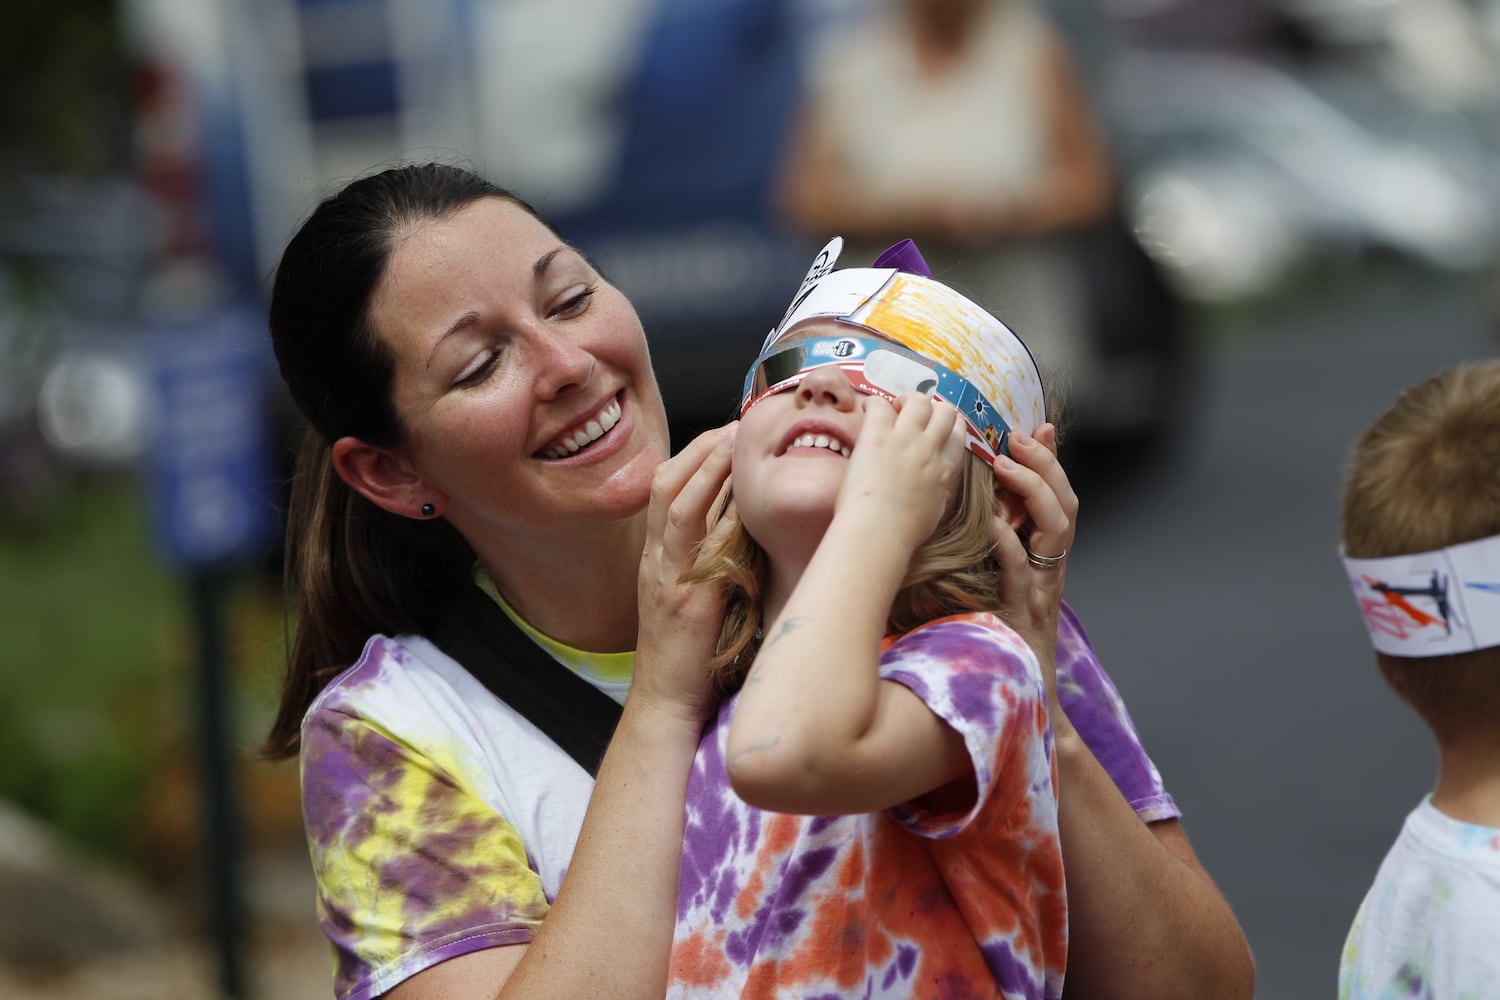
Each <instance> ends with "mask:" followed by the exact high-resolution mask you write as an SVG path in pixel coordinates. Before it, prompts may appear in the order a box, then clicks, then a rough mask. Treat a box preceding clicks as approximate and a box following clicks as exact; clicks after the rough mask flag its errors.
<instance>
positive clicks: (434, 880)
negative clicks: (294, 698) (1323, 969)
mask: <svg viewBox="0 0 1500 1000" xmlns="http://www.w3.org/2000/svg"><path fill="white" fill-rule="evenodd" d="M574 652H575V653H577V651H574ZM569 659H570V662H574V666H575V667H581V666H585V661H587V660H588V656H587V654H582V653H578V655H577V656H576V657H570V658H569ZM1057 673H1058V697H1059V699H1060V700H1061V701H1062V704H1063V708H1064V709H1065V710H1066V711H1067V713H1068V717H1069V718H1070V719H1072V720H1073V724H1074V726H1075V728H1076V729H1077V730H1078V732H1079V734H1080V735H1081V736H1082V737H1083V740H1084V742H1085V743H1087V744H1088V746H1089V749H1091V750H1092V751H1093V752H1094V754H1095V756H1097V757H1098V758H1099V760H1100V761H1101V762H1102V763H1103V764H1104V766H1105V768H1106V769H1107V770H1108V771H1109V773H1110V776H1111V777H1112V778H1113V779H1114V781H1115V784H1116V785H1118V786H1119V788H1120V791H1121V792H1122V793H1123V794H1124V796H1125V798H1126V799H1127V800H1129V802H1130V803H1131V805H1132V806H1133V807H1134V808H1135V810H1136V812H1137V813H1138V814H1139V815H1140V816H1141V818H1142V819H1144V820H1145V821H1147V822H1152V821H1155V820H1159V819H1166V818H1169V817H1174V816H1177V815H1179V813H1178V811H1177V807H1176V806H1175V804H1174V803H1173V802H1172V798H1171V796H1169V795H1168V794H1167V793H1166V791H1165V790H1164V789H1163V787H1162V782H1161V776H1160V775H1159V774H1158V773H1157V770H1156V767H1155V766H1154V765H1153V764H1152V762H1151V759H1150V758H1149V757H1148V756H1147V755H1146V752H1145V750H1144V749H1143V748H1142V746H1141V743H1140V739H1139V737H1138V736H1137V735H1136V731H1135V727H1134V725H1133V724H1132V723H1131V720H1130V716H1129V713H1128V712H1127V711H1126V710H1125V705H1124V703H1123V702H1122V701H1121V699H1120V696H1119V693H1118V692H1117V691H1116V690H1115V686H1114V685H1113V684H1112V683H1111V682H1110V679H1109V677H1108V676H1107V675H1106V674H1105V672H1104V670H1103V668H1102V667H1101V666H1100V665H1099V661H1098V659H1097V657H1096V656H1095V654H1094V651H1093V648H1092V646H1091V645H1090V644H1089V640H1088V636H1087V635H1086V634H1085V633H1084V631H1083V628H1082V626H1081V625H1080V624H1079V622H1078V619H1077V618H1076V617H1075V616H1074V615H1073V613H1072V611H1070V610H1069V609H1068V608H1067V606H1066V605H1065V606H1064V607H1063V615H1062V621H1061V622H1060V624H1059V628H1058V646H1057ZM585 676H589V675H588V674H587V673H586V674H585ZM614 676H616V671H615V670H614V669H613V665H605V667H604V668H603V669H600V670H598V671H594V675H593V676H592V677H590V679H592V680H593V681H594V682H595V684H596V686H598V687H600V688H602V689H604V690H605V691H606V692H607V693H610V694H612V695H613V696H614V697H616V698H617V699H619V698H623V696H624V690H625V685H624V684H623V683H611V682H610V681H609V680H607V679H605V678H612V677H614ZM301 757H302V763H301V766H302V799H303V819H304V822H305V824H306V828H307V838H308V848H309V852H310V855H311V858H312V867H313V873H314V876H315V878H316V882H317V900H316V902H317V910H318V918H319V921H320V923H321V924H322V926H323V931H324V934H325V935H326V936H327V937H328V939H329V940H330V942H332V945H333V952H334V991H335V994H336V995H337V996H338V997H339V998H341V1000H366V998H369V997H375V996H379V995H380V994H382V993H385V992H387V991H389V990H390V989H392V988H393V987H395V986H396V985H397V984H399V983H401V982H403V981H405V980H406V979H408V978H410V977H411V976H413V975H415V974H417V973H418V972H421V971H422V970H424V969H427V968H429V967H431V966H433V965H435V964H437V963H438V962H441V961H443V960H444V959H448V958H453V957H456V956H458V955H463V954H466V953H468V952H473V951H478V950H480V949H483V948H490V947H495V946H497V945H505V944H514V943H523V942H527V941H530V940H531V938H532V937H533V935H534V934H535V933H536V929H537V927H538V925H539V924H540V922H541V920H542V918H543V916H545V914H546V912H547V909H548V906H549V904H550V901H551V900H552V899H553V898H554V897H555V896H556V894H557V890H558V886H559V885H561V883H562V877H563V875H564V873H565V872H566V870H567V866H568V860H569V858H571V856H572V853H573V845H574V843H575V841H576V840H577V838H578V831H579V829H580V827H581V826H582V824H583V814H584V810H585V808H586V807H587V805H588V797H589V793H590V791H591V790H592V787H593V784H592V780H591V779H590V778H589V776H588V775H587V774H586V773H584V771H583V769H582V768H580V767H578V765H576V764H575V763H574V762H573V760H572V759H571V758H570V757H568V755H567V754H566V753H564V752H563V751H562V750H561V749H559V748H558V747H557V746H556V745H554V744H553V743H552V742H551V741H550V740H548V739H547V738H546V737H545V736H543V735H542V734H541V733H540V731H538V730H537V729H536V727H534V726H532V725H531V723H530V722H528V721H526V720H525V719H523V718H521V716H519V715H518V714H517V713H516V712H514V711H513V710H512V709H510V708H509V706H507V705H505V704H503V703H501V702H500V701H499V700H497V699H496V698H495V697H494V696H493V695H492V694H490V692H489V690H488V689H486V688H485V687H484V686H483V685H481V684H480V683H479V682H478V681H476V680H475V679H474V678H473V677H472V676H470V675H469V673H468V672H467V671H465V670H464V669H463V668H462V667H461V666H460V665H459V664H457V663H455V662H454V661H453V660H452V659H450V658H449V657H448V656H447V655H446V654H444V653H443V652H442V651H441V650H439V649H438V648H437V647H436V646H434V645H432V644H431V643H430V642H427V641H426V640H425V639H421V638H417V637H411V636H404V637H398V638H392V637H387V636H375V637H374V638H372V639H371V640H370V642H369V643H368V644H367V645H366V646H365V649H364V652H363V653H362V655H361V656H360V658H359V659H358V660H357V661H356V662H355V663H354V664H353V665H352V666H351V667H350V668H349V669H348V670H346V671H345V672H344V673H343V674H341V675H340V676H339V677H337V678H335V679H334V680H333V681H331V682H330V683H329V685H328V687H327V688H326V689H325V690H324V691H323V693H322V694H320V695H319V696H318V698H317V700H315V701H314V702H313V704H312V706H311V708H309V710H308V712H307V715H306V717H305V719H304V721H303V726H302V755H301Z"/></svg>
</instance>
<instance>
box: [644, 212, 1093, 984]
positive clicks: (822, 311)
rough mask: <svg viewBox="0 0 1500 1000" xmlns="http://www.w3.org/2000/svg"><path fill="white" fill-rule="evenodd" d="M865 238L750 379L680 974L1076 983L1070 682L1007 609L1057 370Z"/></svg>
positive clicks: (721, 570) (694, 792)
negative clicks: (1037, 445) (1051, 375)
mask: <svg viewBox="0 0 1500 1000" xmlns="http://www.w3.org/2000/svg"><path fill="white" fill-rule="evenodd" d="M839 245H840V243H839V241H837V240H835V241H834V242H833V243H831V244H830V245H829V248H827V249H825V251H824V254H823V255H821V256H820V258H819V264H815V265H814V269H813V272H812V273H811V274H810V275H809V278H808V281H807V282H805V283H804V285H803V288H802V290H801V291H800V292H799V295H798V297H797V299H796V300H794V302H793V305H792V308H791V309H790V310H789V311H788V315H787V316H786V317H785V318H784V319H783V321H782V323H781V324H780V325H779V326H778V327H777V329H776V330H773V331H772V334H771V336H770V337H768V338H767V344H766V347H765V349H764V350H763V351H762V354H761V356H760V358H759V359H757V361H756V363H755V365H754V366H753V367H752V369H751V372H750V374H749V376H748V377H747V379H746V390H745V398H744V402H743V404H742V407H741V417H740V423H739V427H738V430H737V432H736V435H735V444H734V454H733V466H732V481H733V497H734V510H735V516H737V518H738V521H739V525H738V528H737V531H736V533H735V535H734V536H733V537H732V538H730V539H729V540H728V541H727V542H726V543H725V544H723V545H720V546H717V547H711V548H709V549H707V550H705V552H704V553H703V554H702V555H701V556H700V559H699V561H698V564H697V566H696V567H695V569H694V576H695V577H696V578H698V579H701V580H705V581H727V582H728V584H729V588H730V602H729V612H728V615H727V617H726V621H725V626H724V630H723V633H722V635H721V639H720V646H719V656H718V658H717V660H716V661H715V664H714V670H715V673H716V680H717V681H718V683H719V684H720V686H721V689H722V690H723V691H725V692H726V693H732V697H730V698H728V699H727V700H726V701H725V703H724V704H723V707H722V708H721V710H720V712H719V714H718V717H717V719H716V721H715V722H714V723H713V724H711V725H710V727H709V729H708V731H707V732H706V734H705V736H704V739H703V742H702V744H701V745H700V747H699V752H698V757H697V760H696V762H695V764H694V768H693V774H692V778H691V780H690V784H689V788H688V811H687V831H686V838H685V842H684V850H683V866H682V876H681V882H680V885H679V895H678V923H677V932H676V935H675V940H674V946H673V954H672V968H671V985H670V990H669V996H672V997H703V996H713V997H730V996H747V997H749V996H753V997H772V996H774V997H792V996H796V997H1005V998H1020V997H1025V998H1043V997H1057V996H1059V995H1060V993H1061V988H1062V973H1063V969H1064V966H1065V961H1066V940H1067V914H1066V904H1065V898H1064V891H1063V873H1062V859H1061V852H1060V849H1059V845H1058V831H1057V802H1056V797H1055V794H1054V773H1055V765H1054V761H1053V756H1052V745H1051V733H1050V730H1049V728H1048V724H1047V702H1046V697H1047V696H1046V690H1045V687H1044V685H1043V680H1042V675H1041V670H1040V666H1039V663H1038V660H1037V656H1036V654H1035V653H1033V651H1032V650H1031V648H1030V647H1028V646H1027V644H1026V643H1025V642H1024V641H1023V640H1022V638H1021V637H1020V636H1019V635H1017V634H1016V633H1015V632H1014V631H1012V630H1011V629H1010V628H1009V627H1007V625H1006V624H1005V623H1004V622H1003V621H1001V620H1000V619H999V618H998V617H996V616H995V615H994V614H991V613H989V612H988V611H987V609H989V608H993V607H995V606H996V600H997V594H998V592H999V586H1000V579H1001V577H1000V574H1001V567H1000V566H999V563H998V561H997V559H996V558H995V556H994V554H993V553H994V540H993V538H994V536H993V521H994V518H995V516H996V514H997V513H999V514H1000V515H1001V516H1003V517H1005V518H1006V519H1007V521H1008V522H1009V523H1011V524H1012V526H1013V527H1014V526H1017V525H1019V524H1020V523H1021V521H1022V520H1023V519H1024V516H1025V512H1024V511H1023V510H1020V509H1018V505H1016V504H1015V503H1014V498H1013V497H1010V496H1009V495H1008V494H1004V493H1003V491H997V487H996V481H995V476H994V474H993V473H992V471H991V463H992V462H993V461H994V459H995V456H996V454H997V452H998V453H1001V454H1003V453H1004V452H1005V450H1006V438H1007V436H1008V434H1010V433H1012V432H1016V431H1019V432H1023V433H1024V432H1029V431H1031V430H1032V429H1033V428H1035V427H1036V426H1037V425H1038V424H1040V423H1041V422H1042V420H1043V418H1044V408H1043V404H1042V395H1041V388H1040V381H1039V378H1038V375H1037V371H1036V367H1035V364H1034V363H1033V362H1032V360H1031V357H1030V355H1029V354H1028V352H1027V351H1026V348H1025V347H1024V346H1023V345H1022V344H1021V343H1020V341H1018V340H1017V339H1016V338H1015V337H1014V335H1012V334H1011V333H1010V331H1009V330H1007V329H1006V328H1005V327H1004V325H1003V324H1001V323H1000V322H999V321H998V320H996V319H995V318H994V317H993V316H991V315H990V314H988V313H987V312H985V311H984V310H982V309H980V308H979V307H978V306H976V305H974V303H972V302H970V301H969V300H967V299H965V298H964V297H963V296H961V295H959V294H958V293H956V292H954V291H953V290H952V289H950V288H948V287H946V286H944V285H942V284H941V283H939V282H936V281H934V280H932V279H930V278H927V277H923V276H921V275H918V274H911V273H904V272H902V271H901V270H899V269H897V268H893V267H881V266H880V265H881V264H883V263H886V261H887V260H888V259H892V258H891V254H890V253H888V254H886V255H883V256H882V258H881V259H880V260H877V261H876V267H874V268H861V269H848V270H843V271H834V270H832V266H833V263H834V261H835V260H836V257H837V253H838V248H839ZM895 250H897V248H893V251H895ZM904 252H905V253H907V254H914V253H915V250H914V248H912V247H910V245H909V244H907V245H906V248H905V251H904ZM895 259H897V260H899V259H900V258H899V257H897V258H895ZM917 262H918V263H920V261H919V258H918V259H917ZM1005 461H1006V460H1002V462H1001V464H1002V466H1003V465H1004V462H1005ZM1013 508H1016V509H1013ZM1063 554H1064V553H1061V552H1059V553H1058V554H1057V555H1056V556H1047V555H1043V554H1040V553H1030V554H1029V556H1028V558H1030V559H1032V561H1033V565H1036V566H1039V567H1050V566H1055V565H1056V563H1057V562H1059V561H1060V560H1061V557H1062V555H1063ZM1046 655H1051V652H1050V650H1048V651H1047V654H1046Z"/></svg>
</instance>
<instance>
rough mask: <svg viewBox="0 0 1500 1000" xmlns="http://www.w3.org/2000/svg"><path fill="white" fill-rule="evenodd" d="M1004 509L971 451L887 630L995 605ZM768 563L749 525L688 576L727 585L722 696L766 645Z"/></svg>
mask: <svg viewBox="0 0 1500 1000" xmlns="http://www.w3.org/2000/svg"><path fill="white" fill-rule="evenodd" d="M997 509H998V501H997V499H996V496H995V474H994V472H993V471H991V469H990V466H989V463H987V462H985V461H984V460H983V459H981V458H980V457H978V456H977V455H970V456H968V461H967V462H965V463H964V469H963V478H962V481H961V482H960V484H959V490H958V497H957V501H956V503H955V504H954V507H953V510H952V511H950V512H949V514H948V516H947V517H945V518H944V519H943V521H942V523H941V524H939V525H938V527H937V530H936V531H934V532H933V533H932V537H930V538H929V539H927V541H926V542H924V543H923V544H922V546H921V547H920V548H918V549H917V551H916V552H915V553H913V555H912V558H911V563H910V564H909V565H908V566H907V569H906V578H905V579H904V580H902V582H901V589H900V590H899V591H898V592H897V594H896V599H895V601H894V602H893V603H892V605H891V612H890V616H889V618H888V619H887V622H886V629H887V631H888V632H909V631H911V630H912V629H914V628H916V627H917V626H918V625H921V624H922V623H924V622H929V621H932V620H933V619H936V618H942V617H943V616H945V615H952V614H960V613H962V612H968V611H993V610H994V609H995V607H996V603H997V601H996V599H997V596H998V594H999V593H1000V562H999V560H998V559H997V558H996V557H995V542H994V529H993V521H994V517H995V513H996V511H997ZM768 570H769V563H768V561H767V557H766V553H765V550H763V549H762V548H761V547H760V545H759V544H758V543H757V542H756V541H755V539H753V538H751V537H750V533H749V532H748V531H746V530H745V527H744V525H743V524H736V525H735V527H734V530H733V531H732V532H730V533H729V535H728V536H727V537H726V538H725V540H724V541H723V542H721V543H719V544H718V545H717V546H712V547H705V548H704V550H703V551H701V552H700V553H699V554H698V558H697V560H696V561H695V562H694V564H693V566H692V568H691V569H690V570H689V571H688V572H687V573H685V574H683V579H684V580H686V581H689V582H702V583H707V582H717V581H723V582H725V583H727V584H728V587H729V593H728V600H727V604H726V608H725V614H724V625H723V627H722V628H721V630H720V632H719V643H718V649H717V651H716V653H715V656H714V658H713V660H711V661H710V669H711V670H712V671H713V675H714V687H715V688H716V689H717V691H718V692H719V694H720V695H728V694H732V693H733V692H735V691H737V690H738V689H739V687H740V685H741V684H742V683H743V682H744V680H745V674H746V673H747V672H748V671H749V669H750V664H751V662H752V661H753V660H754V659H755V654H756V652H757V650H759V648H760V642H761V626H762V622H761V617H762V611H763V607H762V602H763V601H764V590H765V580H766V574H767V572H768Z"/></svg>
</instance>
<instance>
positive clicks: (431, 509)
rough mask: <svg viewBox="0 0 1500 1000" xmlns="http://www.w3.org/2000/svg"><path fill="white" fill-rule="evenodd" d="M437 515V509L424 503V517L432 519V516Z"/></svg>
mask: <svg viewBox="0 0 1500 1000" xmlns="http://www.w3.org/2000/svg"><path fill="white" fill-rule="evenodd" d="M436 513H437V508H436V507H434V506H433V505H432V504H430V503H424V504H423V505H422V516H423V517H431V516H432V515H434V514H436Z"/></svg>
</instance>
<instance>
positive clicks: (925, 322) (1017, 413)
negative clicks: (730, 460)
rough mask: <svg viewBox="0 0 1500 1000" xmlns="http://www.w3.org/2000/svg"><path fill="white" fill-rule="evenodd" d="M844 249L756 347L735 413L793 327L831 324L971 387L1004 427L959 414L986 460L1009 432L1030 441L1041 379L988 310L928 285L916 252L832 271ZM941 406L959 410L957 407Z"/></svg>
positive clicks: (1040, 416) (820, 261)
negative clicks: (985, 446) (869, 336)
mask: <svg viewBox="0 0 1500 1000" xmlns="http://www.w3.org/2000/svg"><path fill="white" fill-rule="evenodd" d="M843 248H844V241H843V239H842V238H840V237H834V238H833V239H832V240H830V241H829V243H828V245H827V246H825V247H824V248H823V249H822V251H820V252H819V254H818V256H817V257H816V258H815V259H814V261H813V265H812V268H811V269H810V270H809V271H808V272H807V277H806V278H804V279H803V280H802V286H801V287H800V288H799V289H798V291H797V295H796V297H795V298H793V300H792V304H791V306H790V307H788V309H787V311H786V315H785V316H783V317H782V319H781V322H780V323H778V324H776V327H775V328H774V329H773V330H771V332H770V333H769V334H768V335H767V336H766V339H765V342H764V343H763V344H762V345H761V356H760V357H759V358H757V359H756V362H755V364H754V365H752V366H751V376H752V377H751V378H748V379H747V380H746V394H745V397H744V398H743V399H742V400H741V408H742V409H743V407H744V406H745V405H746V404H748V403H749V402H750V389H751V385H750V383H751V382H752V380H753V375H754V373H755V371H756V370H757V369H759V368H760V367H761V364H762V363H763V362H764V361H765V359H766V357H767V355H768V354H769V353H770V352H771V351H772V350H774V349H775V348H777V347H778V346H780V345H783V344H787V343H791V342H792V341H794V340H796V339H805V338H798V328H799V327H803V326H804V325H805V324H807V323H809V322H810V321H813V320H818V319H832V320H835V321H837V322H839V323H841V324H846V325H848V326H850V327H853V328H854V329H851V330H850V335H851V336H853V337H855V338H858V337H859V328H863V329H864V330H868V331H870V332H872V333H876V334H878V335H880V336H881V337H884V338H885V339H886V340H889V341H891V342H893V343H895V344H899V345H901V346H903V347H905V348H907V349H909V350H911V351H915V352H916V353H917V354H919V355H922V356H923V357H925V358H928V359H931V360H932V361H934V362H936V363H937V364H938V365H939V366H941V367H942V368H945V369H947V370H949V371H951V372H952V373H954V374H956V375H957V376H959V377H960V378H961V379H963V380H966V381H967V382H968V383H970V384H972V386H973V387H974V389H975V390H977V394H978V395H979V396H980V397H981V398H983V399H984V401H985V403H986V404H987V410H988V412H989V413H991V414H995V415H998V417H999V419H1000V420H1001V421H1002V422H1003V424H1004V426H1003V427H996V426H993V425H988V426H986V425H981V424H980V423H978V422H977V420H976V413H975V411H974V409H973V408H970V409H969V410H968V411H964V410H963V409H962V407H960V412H963V413H964V418H965V419H966V420H967V421H968V422H969V426H970V429H971V431H972V432H973V433H972V434H971V436H970V440H971V443H978V442H985V441H987V442H990V445H989V447H990V449H991V455H990V457H993V450H994V449H995V448H997V447H998V445H997V444H995V442H1003V439H1004V436H1005V435H1006V433H1007V432H1008V431H1009V430H1011V429H1014V428H1019V429H1021V430H1023V431H1025V432H1027V433H1028V434H1029V433H1031V432H1032V431H1034V430H1035V429H1036V427H1037V425H1039V424H1040V423H1042V421H1043V420H1045V419H1046V413H1047V410H1046V405H1045V402H1044V400H1043V398H1042V380H1041V376H1040V374H1039V373H1038V371H1037V367H1036V362H1035V361H1034V360H1033V359H1032V357H1031V352H1030V351H1029V350H1027V348H1026V345H1025V344H1023V343H1022V342H1021V340H1020V339H1019V338H1018V337H1017V336H1016V335H1015V334H1014V333H1012V332H1011V331H1010V330H1009V329H1008V328H1007V327H1006V326H1005V324H1004V323H1002V322H1000V320H998V319H996V318H995V317H994V316H993V315H991V314H990V313H989V312H988V311H987V310H985V309H983V308H981V307H980V306H979V305H978V304H976V303H975V302H973V301H972V300H970V299H968V298H966V297H965V296H964V295H962V294H960V293H959V292H957V291H955V290H954V289H952V288H949V287H948V286H947V285H945V284H943V283H942V282H940V281H936V280H934V279H933V278H932V277H931V274H930V272H929V271H928V270H927V265H926V262H925V261H923V259H922V256H921V254H920V253H919V252H918V251H917V249H916V245H915V244H913V243H912V242H911V241H910V240H904V241H902V242H901V243H898V244H896V245H895V246H893V247H891V248H890V249H889V250H887V251H886V252H885V253H883V254H881V255H880V257H878V258H877V259H876V261H875V264H876V266H875V267H856V268H845V269H843V270H834V265H835V264H836V263H837V261H838V256H839V254H840V253H841V252H842V251H843ZM882 264H893V265H895V266H891V267H882V266H880V265H882ZM809 335H812V336H825V337H826V336H827V334H821V335H820V334H816V333H812V332H809ZM943 398H946V397H943ZM947 401H948V402H950V403H953V404H954V405H955V406H960V404H961V400H958V399H948V400H947Z"/></svg>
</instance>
